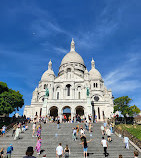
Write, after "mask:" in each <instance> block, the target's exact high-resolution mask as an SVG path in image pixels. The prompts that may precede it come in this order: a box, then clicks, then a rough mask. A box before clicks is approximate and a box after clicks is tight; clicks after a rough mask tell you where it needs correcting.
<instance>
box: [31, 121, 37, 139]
mask: <svg viewBox="0 0 141 158" xmlns="http://www.w3.org/2000/svg"><path fill="white" fill-rule="evenodd" d="M35 129H36V122H34V123H33V126H32V130H33V132H32V137H34V133H35Z"/></svg>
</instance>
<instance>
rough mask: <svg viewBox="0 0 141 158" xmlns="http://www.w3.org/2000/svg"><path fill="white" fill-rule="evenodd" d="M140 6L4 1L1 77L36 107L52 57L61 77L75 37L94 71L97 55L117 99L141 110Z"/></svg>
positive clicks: (115, 0)
mask: <svg viewBox="0 0 141 158" xmlns="http://www.w3.org/2000/svg"><path fill="white" fill-rule="evenodd" d="M140 8H141V1H139V0H136V1H135V0H130V1H128V0H124V1H123V0H100V1H99V0H89V1H85V0H77V1H72V0H67V1H66V0H59V1H58V0H54V1H47V0H42V1H39V0H38V1H37V0H24V1H19V0H12V1H10V0H3V1H1V2H0V80H1V81H3V82H6V83H7V84H8V86H9V87H10V88H12V89H16V90H19V91H20V92H21V94H23V96H24V99H25V105H30V102H31V98H32V92H33V90H34V89H35V87H36V86H38V83H39V81H40V79H41V76H42V74H43V72H44V71H46V70H47V67H48V62H49V60H50V59H51V60H52V63H53V70H54V72H55V74H56V75H57V73H58V70H59V66H60V63H61V60H62V58H63V56H64V55H65V54H66V53H68V52H69V50H70V42H71V39H72V37H73V38H74V41H75V43H76V51H77V52H78V53H79V54H80V55H81V56H82V57H83V59H84V62H85V65H86V67H87V68H88V70H90V68H91V59H92V57H93V58H94V60H95V64H96V68H97V69H98V70H99V71H100V73H101V75H102V77H103V79H104V81H105V85H106V86H107V87H108V88H111V89H112V91H113V95H114V97H120V96H124V95H128V96H129V97H130V98H132V99H133V101H132V104H136V105H137V106H138V107H140V108H141V97H140V94H141V44H140V43H141V20H140V19H141V9H140ZM22 111H23V109H21V110H20V113H22Z"/></svg>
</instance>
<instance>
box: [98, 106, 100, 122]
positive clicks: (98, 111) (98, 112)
mask: <svg viewBox="0 0 141 158" xmlns="http://www.w3.org/2000/svg"><path fill="white" fill-rule="evenodd" d="M98 118H99V120H100V108H99V107H98Z"/></svg>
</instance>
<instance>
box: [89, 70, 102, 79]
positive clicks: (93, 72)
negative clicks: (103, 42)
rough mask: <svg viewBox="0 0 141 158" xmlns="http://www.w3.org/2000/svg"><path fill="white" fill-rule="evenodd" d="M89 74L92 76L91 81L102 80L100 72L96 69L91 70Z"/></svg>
mask: <svg viewBox="0 0 141 158" xmlns="http://www.w3.org/2000/svg"><path fill="white" fill-rule="evenodd" d="M89 74H90V79H91V80H94V79H102V77H101V74H100V72H99V71H98V70H97V69H95V68H93V69H91V70H90V71H89Z"/></svg>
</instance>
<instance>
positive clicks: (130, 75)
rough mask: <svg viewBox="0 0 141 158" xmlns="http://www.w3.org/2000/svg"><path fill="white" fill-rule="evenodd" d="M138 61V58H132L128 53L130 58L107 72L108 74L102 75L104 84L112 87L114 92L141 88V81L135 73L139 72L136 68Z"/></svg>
mask: <svg viewBox="0 0 141 158" xmlns="http://www.w3.org/2000/svg"><path fill="white" fill-rule="evenodd" d="M128 57H129V56H128ZM135 61H136V62H135ZM139 62H140V59H139V58H136V59H135V58H134V60H133V59H132V55H131V54H130V58H128V60H127V61H125V62H124V63H123V64H120V66H118V68H117V69H116V70H114V71H111V72H109V74H108V75H106V76H105V77H104V81H105V85H106V86H107V87H108V88H112V90H113V92H115V93H116V92H119V93H124V92H129V91H134V90H136V89H137V88H141V81H140V79H138V78H137V75H136V74H138V73H139V72H138V69H137V64H138V63H139Z"/></svg>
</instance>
